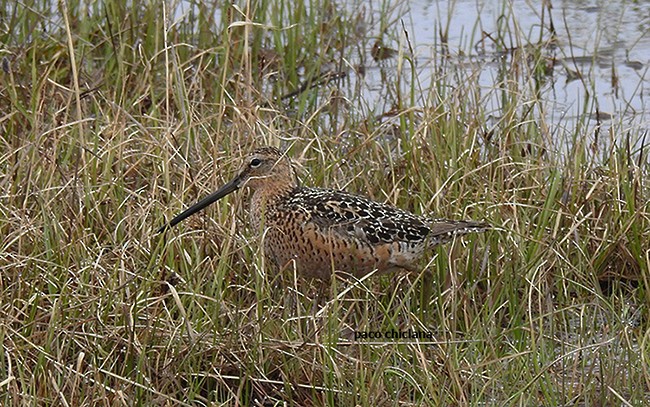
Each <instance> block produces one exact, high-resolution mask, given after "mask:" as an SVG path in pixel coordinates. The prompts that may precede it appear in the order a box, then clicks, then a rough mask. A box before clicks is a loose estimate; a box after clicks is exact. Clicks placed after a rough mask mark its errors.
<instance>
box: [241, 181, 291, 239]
mask: <svg viewBox="0 0 650 407" xmlns="http://www.w3.org/2000/svg"><path fill="white" fill-rule="evenodd" d="M296 188H297V186H296V185H294V184H290V183H268V184H266V185H264V187H263V188H258V189H256V190H254V191H253V194H252V195H251V201H250V208H249V214H250V221H251V224H252V225H253V227H254V228H255V229H259V228H260V227H261V225H262V224H263V223H264V222H266V219H269V217H272V216H275V213H276V209H277V207H278V205H280V204H281V203H282V201H284V200H286V199H288V198H290V197H291V196H292V195H293V191H294V190H295V189H296Z"/></svg>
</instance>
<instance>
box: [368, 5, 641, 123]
mask: <svg viewBox="0 0 650 407" xmlns="http://www.w3.org/2000/svg"><path fill="white" fill-rule="evenodd" d="M541 3H543V2H530V1H525V0H513V1H511V2H503V1H478V0H458V1H449V2H447V1H427V0H411V1H409V2H408V3H406V5H404V6H402V7H401V8H400V7H398V8H396V11H395V12H396V13H400V14H401V18H402V21H404V27H405V29H406V30H407V31H408V32H409V33H408V36H409V40H410V42H411V45H412V47H413V48H414V52H415V56H416V59H417V60H418V61H419V65H420V67H422V66H423V65H425V64H426V61H427V60H432V59H435V58H440V57H441V55H442V54H443V46H442V45H441V43H442V41H441V38H440V33H441V32H445V31H446V32H447V47H448V48H447V49H448V53H449V55H451V56H452V60H453V57H454V56H456V61H458V62H457V63H458V64H459V66H462V67H464V69H466V70H468V71H471V73H472V74H473V75H479V80H478V83H479V85H480V86H481V87H482V88H483V89H484V90H485V91H486V93H489V92H490V90H494V89H495V88H496V86H497V83H498V80H499V79H498V76H499V73H498V66H499V62H500V61H499V58H501V57H504V58H508V57H509V56H508V54H507V53H503V52H501V51H500V50H497V49H496V46H495V45H494V42H493V41H489V40H488V41H486V40H484V41H481V38H482V34H483V33H485V34H487V35H490V36H495V35H496V33H497V32H498V28H497V27H498V25H499V24H506V25H507V27H508V29H507V30H508V31H509V33H511V34H510V35H509V36H506V38H505V39H504V43H505V44H504V45H505V46H506V47H511V48H512V49H514V48H516V47H520V46H523V45H526V44H525V42H523V41H521V42H518V39H519V40H525V41H528V42H530V43H535V42H538V41H539V40H540V39H541V41H548V39H549V38H551V32H550V30H549V29H548V28H549V27H550V23H551V21H552V23H553V27H554V29H555V37H556V38H557V41H556V43H555V45H554V46H552V47H551V48H552V49H551V50H550V51H551V52H550V55H549V56H550V57H551V58H552V61H553V62H549V64H551V66H552V68H551V69H552V72H551V73H550V75H549V76H550V77H549V79H548V80H547V81H546V82H545V83H544V85H543V86H542V91H541V94H540V96H541V98H542V99H543V100H544V102H543V105H544V108H543V109H542V110H543V111H544V116H545V118H546V119H548V120H550V122H551V123H552V124H554V125H555V126H558V127H559V128H560V129H562V130H563V131H565V132H567V134H571V133H572V132H573V130H574V128H575V126H576V125H577V122H578V120H582V119H584V118H587V119H588V120H587V125H588V126H596V125H603V126H607V124H606V123H607V122H609V123H612V124H617V125H619V126H617V128H619V129H620V127H622V128H623V129H624V130H632V131H633V132H634V131H637V134H641V133H643V132H644V131H647V129H648V128H650V125H649V123H650V121H649V119H650V104H649V103H648V97H650V73H649V68H650V2H630V1H625V0H618V1H611V2H610V1H597V0H591V1H564V2H552V3H553V8H551V9H550V15H549V10H548V9H543V8H542V6H541ZM504 16H505V17H504ZM502 31H503V30H502ZM405 43H406V41H405V40H404V38H394V39H393V43H392V44H387V46H388V45H390V46H393V47H394V48H400V47H403V48H404V47H405ZM500 52H501V53H500ZM576 73H579V74H580V75H581V76H582V79H580V78H577V77H572V75H573V74H576ZM427 76H431V73H428V72H427V71H426V69H420V70H419V77H420V80H421V81H422V80H423V81H427V80H428V79H426V78H427ZM613 78H615V79H613ZM375 89H376V87H375ZM493 93H494V94H495V96H494V98H489V99H488V100H487V102H488V109H487V110H488V112H489V111H490V110H492V111H493V112H494V113H495V115H497V116H498V112H499V100H498V99H497V97H498V96H497V92H493ZM371 94H372V92H369V95H371ZM370 97H372V96H370ZM490 105H491V106H490Z"/></svg>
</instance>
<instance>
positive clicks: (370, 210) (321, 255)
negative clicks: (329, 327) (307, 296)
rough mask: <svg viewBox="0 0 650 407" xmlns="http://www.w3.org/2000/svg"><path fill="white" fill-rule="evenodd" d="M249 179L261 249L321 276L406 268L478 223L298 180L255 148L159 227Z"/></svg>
mask: <svg viewBox="0 0 650 407" xmlns="http://www.w3.org/2000/svg"><path fill="white" fill-rule="evenodd" d="M244 186H248V187H249V188H250V189H251V190H252V196H251V204H250V221H251V224H252V225H253V226H254V227H255V228H256V229H257V230H263V231H264V234H263V236H264V237H263V244H264V253H265V255H266V257H267V258H268V260H270V261H271V262H272V263H273V264H274V265H275V266H277V267H278V268H284V267H293V266H294V265H295V267H296V270H297V271H298V273H299V274H301V275H303V276H305V277H311V278H321V279H327V278H329V277H330V275H331V274H332V271H333V270H341V271H345V272H348V273H351V274H354V275H355V276H357V277H361V276H364V275H366V274H368V273H370V272H372V271H374V270H377V272H379V273H382V272H389V271H392V270H398V269H408V270H413V269H415V268H416V266H417V263H418V260H419V259H420V258H421V257H422V256H423V255H424V253H425V252H426V251H427V250H428V249H430V248H432V247H434V246H436V245H439V244H442V243H445V242H448V241H450V240H453V239H454V238H455V237H456V236H461V235H465V234H467V233H471V232H482V231H484V230H486V229H489V225H487V224H485V223H479V222H473V221H453V220H444V219H427V218H424V217H420V216H417V215H414V214H412V213H410V212H407V211H404V210H401V209H398V208H395V207H393V206H390V205H386V204H382V203H379V202H375V201H372V200H370V199H368V198H365V197H362V196H357V195H352V194H349V193H346V192H343V191H337V190H332V189H321V188H307V187H301V186H298V184H297V182H296V177H295V174H294V172H293V169H292V167H291V164H290V162H289V160H288V159H287V158H286V157H285V156H284V154H283V153H282V152H280V151H279V150H278V149H276V148H273V147H263V148H260V149H257V150H255V151H254V152H253V153H252V154H251V155H250V156H249V157H247V158H246V159H245V161H244V164H243V166H242V168H241V170H240V172H239V174H238V175H237V176H236V177H235V178H234V179H233V180H232V181H230V182H229V183H228V184H226V185H224V186H223V187H222V188H220V189H219V190H218V191H217V192H215V193H213V194H211V195H210V196H208V197H206V198H204V199H203V200H201V201H200V202H198V203H197V204H196V205H194V206H192V207H191V208H189V209H188V210H186V211H184V212H183V213H181V214H179V215H178V216H176V217H175V218H174V219H172V221H171V222H169V224H168V225H165V226H163V227H162V228H161V229H160V230H161V231H162V230H164V229H166V228H167V227H168V226H174V225H175V224H177V223H178V222H180V221H182V220H183V219H185V218H186V217H188V216H190V215H191V214H193V213H195V212H198V211H199V210H201V209H203V208H204V207H206V206H208V205H210V204H211V203H212V202H215V201H216V200H218V199H220V198H222V197H223V196H225V195H227V194H229V193H231V192H233V191H235V190H236V189H239V188H242V187H244Z"/></svg>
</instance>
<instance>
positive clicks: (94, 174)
mask: <svg viewBox="0 0 650 407" xmlns="http://www.w3.org/2000/svg"><path fill="white" fill-rule="evenodd" d="M42 7H43V8H42V9H37V8H36V6H35V5H34V6H32V7H31V8H27V7H22V6H21V5H14V4H11V5H10V4H8V3H7V4H4V5H3V8H2V9H3V10H7V11H8V13H7V15H9V16H11V18H10V19H8V20H6V21H7V26H6V28H8V29H7V30H6V31H5V32H3V33H2V37H3V43H4V44H6V46H5V48H4V49H3V51H2V55H1V57H2V58H3V67H4V68H3V69H4V72H2V73H0V75H2V76H3V80H2V84H1V85H0V86H2V89H1V90H0V106H3V108H2V111H3V114H2V118H1V119H0V126H1V127H0V128H1V130H2V131H1V134H0V142H1V143H2V145H3V149H2V151H3V153H2V154H1V155H0V177H1V178H0V183H1V184H2V186H3V188H2V191H3V193H2V194H1V195H0V213H2V217H0V236H2V239H1V240H0V241H1V245H2V246H1V250H0V268H1V270H2V274H1V277H0V290H1V293H0V308H1V310H2V312H0V315H1V316H0V327H2V328H1V329H0V336H1V337H2V343H3V352H0V372H2V374H1V375H0V398H1V400H2V401H1V403H2V404H7V405H10V404H25V403H32V404H54V403H57V404H62V405H89V404H93V405H95V404H107V405H108V404H110V405H134V404H139V405H151V404H174V405H211V404H219V403H223V404H235V403H240V404H251V405H254V404H258V405H261V404H273V403H277V402H286V403H288V404H297V405H304V404H307V403H310V404H313V405H389V404H431V405H446V404H485V403H490V404H497V403H498V404H540V403H541V404H549V405H550V404H568V403H578V402H580V403H584V404H593V403H600V404H610V403H612V402H616V403H628V402H631V401H632V400H644V399H646V398H647V390H648V382H649V379H650V378H649V377H648V371H647V369H646V368H645V365H646V363H645V362H646V354H647V344H646V342H647V341H646V340H645V337H646V336H647V334H646V331H647V326H646V325H647V323H646V319H647V318H645V314H646V312H647V311H646V310H647V296H646V291H647V287H648V278H647V275H648V264H649V260H648V253H649V252H650V247H649V246H648V241H647V236H648V233H649V222H648V213H649V211H648V206H647V202H648V189H647V185H646V184H645V182H644V180H645V175H647V168H648V164H647V152H646V151H645V144H646V141H645V135H643V134H641V133H640V132H634V131H627V132H625V134H626V137H624V138H620V137H617V136H618V135H619V134H620V133H623V132H622V129H623V128H624V124H623V123H612V125H611V130H610V133H609V134H608V135H609V138H610V143H608V145H607V146H606V147H598V146H596V147H594V146H593V144H592V140H593V137H592V136H593V135H592V133H590V130H589V126H588V123H587V122H586V120H587V119H584V120H585V121H584V122H582V123H579V124H580V126H576V129H575V131H574V132H573V133H569V136H566V134H563V133H557V132H555V130H554V126H555V125H554V124H553V123H551V122H549V120H548V119H547V116H546V114H545V113H546V112H545V105H544V101H543V99H542V98H541V96H540V94H541V88H543V86H544V83H545V81H553V80H554V79H553V78H552V77H548V76H547V75H548V71H546V70H544V69H542V68H541V67H546V66H547V65H546V63H547V61H548V58H549V55H550V54H551V53H552V46H551V45H552V44H553V41H554V39H553V38H552V36H550V34H548V33H546V34H542V35H541V36H540V37H537V36H532V35H531V38H533V39H532V40H529V39H528V37H526V36H525V35H524V34H522V33H520V32H519V31H517V30H516V29H515V28H516V27H515V24H514V22H513V21H514V20H513V18H514V17H512V16H510V17H509V18H505V19H504V20H503V22H504V24H503V25H502V27H501V30H502V31H500V32H498V33H495V36H494V37H493V38H494V39H498V41H497V43H496V47H497V48H498V49H497V50H496V51H497V52H495V54H494V60H495V61H497V62H498V63H494V65H495V66H496V72H497V73H498V77H497V78H495V79H496V80H495V82H494V86H493V87H492V88H490V89H485V88H484V87H483V86H482V83H481V82H480V78H479V76H480V75H479V67H478V66H477V67H476V69H475V70H474V69H470V70H467V69H461V67H460V66H461V65H460V64H459V63H458V60H457V59H456V57H454V55H453V53H451V52H449V53H448V54H446V55H445V57H444V59H443V60H441V61H432V62H431V65H432V66H433V67H434V68H433V69H432V72H434V73H433V74H432V76H431V81H430V83H427V82H426V81H425V80H423V79H422V77H421V70H422V67H421V65H420V64H422V61H419V60H418V57H417V55H415V54H414V53H413V47H411V46H410V45H411V44H410V41H412V38H410V37H407V36H406V35H405V34H404V27H405V26H403V25H402V24H399V23H398V19H397V18H395V17H394V15H393V14H391V13H398V15H399V12H400V10H393V9H391V8H390V7H388V6H386V7H385V8H384V9H382V10H381V12H380V13H379V15H376V14H373V11H374V10H366V11H365V12H364V10H363V9H361V10H359V11H351V10H350V9H348V8H346V7H343V6H342V5H340V4H337V3H336V2H331V1H323V2H311V3H309V4H303V3H291V2H264V1H260V2H248V3H242V4H231V5H228V6H224V7H222V8H218V7H217V6H216V5H206V4H201V5H192V6H187V7H188V9H187V10H182V8H181V7H180V5H179V7H178V8H174V7H169V6H168V7H165V8H160V7H158V6H157V5H154V4H148V3H140V2H135V3H129V4H127V3H124V2H117V1H111V2H107V3H93V4H92V5H90V6H88V5H82V4H77V3H69V4H68V6H67V8H66V9H65V10H58V9H57V8H56V7H58V5H52V4H46V5H43V6H42ZM62 11H65V13H66V18H60V17H58V15H60V12H62ZM375 21H377V23H376V24H375V25H373V24H374V22H375ZM547 35H549V36H547ZM377 37H382V38H384V40H385V41H386V43H389V41H393V42H394V43H396V44H397V45H392V44H391V46H394V47H395V48H396V51H397V52H396V54H395V58H394V59H386V60H382V61H379V62H375V61H372V59H370V58H368V55H369V54H368V52H369V51H368V50H369V49H370V48H371V47H372V44H373V42H374V38H377ZM511 38H514V41H513V42H509V39H511ZM441 40H442V39H441ZM485 41H488V40H485ZM398 48H399V49H398ZM488 48H489V47H488ZM73 56H74V58H73ZM465 58H467V61H469V63H476V61H477V60H474V59H472V57H471V55H470V56H467V57H465ZM483 58H485V57H483ZM369 70H374V71H378V72H379V77H380V78H382V80H383V81H384V83H383V84H382V86H383V87H382V92H386V93H385V95H387V98H386V100H387V101H388V100H389V101H390V103H389V102H386V103H385V104H380V103H378V104H377V105H376V106H368V105H367V103H368V102H367V100H365V99H364V88H363V83H364V77H363V76H362V74H363V72H364V71H366V72H368V71H369ZM531 78H532V79H531ZM354 89H356V91H355V90H354ZM288 95H289V96H288ZM601 134H602V130H601ZM263 143H269V144H275V145H282V146H283V147H289V148H290V152H291V156H293V157H295V158H296V161H297V165H298V166H299V168H300V176H301V178H302V179H303V180H304V182H305V183H308V184H313V185H327V186H330V187H335V188H345V189H347V190H349V191H352V192H358V193H363V194H365V195H368V196H370V197H372V198H373V199H376V200H380V201H387V202H390V203H392V204H395V205H398V206H400V207H402V208H405V209H408V210H411V211H414V212H417V213H424V214H426V213H431V214H433V215H435V216H440V217H451V218H474V219H486V220H488V221H489V222H490V223H492V224H493V225H495V226H496V230H495V231H493V232H489V233H487V234H485V235H482V236H478V237H476V238H472V239H467V240H465V241H463V242H461V241H457V242H454V243H453V244H452V245H449V246H446V247H445V248H443V249H440V250H438V251H436V252H435V253H433V254H432V258H431V261H430V262H428V263H427V264H422V270H423V272H422V273H419V274H418V273H412V274H400V275H396V276H389V277H386V276H384V277H381V276H380V277H376V278H371V279H367V280H363V281H349V280H345V279H335V280H333V281H332V282H331V284H318V283H315V282H306V281H303V280H301V279H300V278H299V277H297V276H294V275H292V273H290V272H284V273H277V272H275V271H274V270H272V269H270V268H269V267H267V265H266V264H265V261H264V258H263V256H262V254H261V251H260V249H259V248H260V244H259V243H260V242H259V240H260V238H259V237H257V234H256V231H253V230H249V229H248V228H247V227H246V226H245V225H246V224H247V219H246V204H245V199H244V196H242V195H241V194H240V195H239V196H231V197H228V198H226V199H224V201H223V202H220V203H219V204H218V205H216V206H215V207H214V208H211V209H210V210H208V211H207V214H206V215H204V216H196V217H194V218H192V219H190V220H188V222H187V223H186V224H185V225H183V226H182V227H180V228H178V229H177V230H176V231H175V232H174V233H172V234H168V235H167V236H163V235H155V234H154V233H153V232H154V231H155V229H156V228H157V227H158V226H160V224H161V222H163V220H164V219H165V218H166V217H169V216H171V215H172V214H173V213H175V212H177V211H178V210H180V209H181V208H182V207H183V205H186V204H188V203H190V202H192V201H194V200H196V199H197V198H199V197H201V196H203V195H205V194H207V193H208V192H210V191H211V190H213V189H214V188H215V187H216V186H218V184H220V183H222V182H223V181H225V180H226V179H227V178H228V177H229V176H230V175H232V173H233V171H234V170H235V168H236V167H237V165H238V163H237V158H238V157H240V156H241V155H242V154H243V153H245V152H247V151H249V150H250V149H251V148H252V147H253V146H257V145H259V144H263ZM598 149H600V150H598ZM566 151H569V152H570V155H566V154H563V153H564V152H566ZM364 332H365V333H368V332H379V333H382V334H385V333H386V332H423V333H427V334H430V338H429V337H427V338H420V339H417V340H406V339H400V340H395V339H392V338H388V339H387V338H385V336H384V337H383V338H381V340H373V339H372V338H370V339H361V338H358V337H357V338H356V339H355V335H356V336H359V334H362V333H364Z"/></svg>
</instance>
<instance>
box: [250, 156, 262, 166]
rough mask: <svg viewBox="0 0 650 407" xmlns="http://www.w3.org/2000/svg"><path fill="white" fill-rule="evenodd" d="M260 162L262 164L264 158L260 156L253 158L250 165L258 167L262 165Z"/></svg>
mask: <svg viewBox="0 0 650 407" xmlns="http://www.w3.org/2000/svg"><path fill="white" fill-rule="evenodd" d="M260 164H262V160H260V159H259V158H253V159H252V160H251V163H250V167H251V168H257V167H259V166H260Z"/></svg>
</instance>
